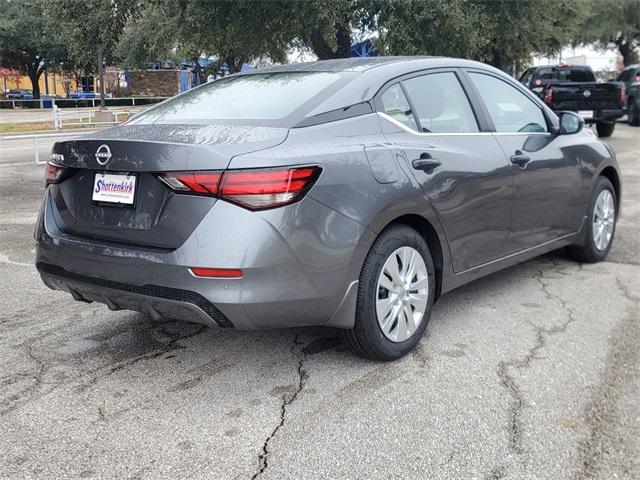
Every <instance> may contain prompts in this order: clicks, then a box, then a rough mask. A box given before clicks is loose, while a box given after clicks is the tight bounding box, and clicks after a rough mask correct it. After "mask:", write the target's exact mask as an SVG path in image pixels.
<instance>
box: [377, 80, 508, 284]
mask: <svg viewBox="0 0 640 480" xmlns="http://www.w3.org/2000/svg"><path fill="white" fill-rule="evenodd" d="M379 98H380V102H377V105H376V106H377V108H378V111H379V112H380V113H379V116H380V122H381V126H382V130H383V133H384V134H385V136H386V138H387V139H388V140H389V141H390V142H391V143H393V144H394V145H395V146H396V147H397V148H399V149H400V150H401V151H402V152H403V154H404V156H405V158H404V161H405V162H406V166H407V169H408V170H409V171H410V172H411V174H412V175H413V176H414V178H415V179H416V181H417V183H418V184H419V185H420V187H421V188H422V190H423V191H424V193H425V194H426V196H427V198H428V200H429V201H430V202H431V205H432V207H433V209H434V210H435V212H436V214H437V215H438V218H439V220H440V223H441V225H442V228H443V230H444V232H445V236H446V239H447V243H448V245H449V250H450V253H451V257H452V263H453V270H454V272H462V271H464V270H467V269H470V268H473V267H476V266H478V265H481V264H483V263H486V262H490V261H492V260H495V259H497V258H500V257H501V256H503V255H506V254H508V253H509V252H510V251H511V247H510V245H509V233H510V225H511V208H512V193H513V192H512V170H511V168H510V165H509V162H508V161H507V160H506V159H505V156H504V153H503V152H502V150H501V149H500V146H499V145H498V143H497V142H496V140H495V139H494V138H493V137H492V135H491V134H490V133H486V132H480V129H479V126H478V124H477V122H476V119H475V118H474V113H473V111H472V110H471V106H470V104H469V102H468V99H467V98H466V96H465V93H464V91H463V89H462V86H461V84H460V82H459V79H458V77H457V75H456V74H455V72H452V71H436V72H429V73H424V72H423V73H418V74H415V75H413V76H411V77H409V78H405V79H402V81H401V82H399V83H397V84H395V85H392V86H390V87H389V88H388V90H387V91H385V92H383V93H382V94H381V95H380V97H379ZM414 112H415V113H414ZM414 117H415V118H414ZM425 208H427V206H426V205H425Z"/></svg>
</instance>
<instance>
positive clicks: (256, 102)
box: [129, 72, 341, 124]
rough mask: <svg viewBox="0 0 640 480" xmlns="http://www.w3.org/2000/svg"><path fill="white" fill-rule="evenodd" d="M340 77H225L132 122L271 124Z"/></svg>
mask: <svg viewBox="0 0 640 480" xmlns="http://www.w3.org/2000/svg"><path fill="white" fill-rule="evenodd" d="M340 77H341V74H339V73H331V72H278V73H264V74H260V73H255V74H250V75H240V76H233V77H228V78H223V79H220V80H216V81H213V82H210V83H207V84H205V85H202V86H200V87H198V88H194V89H193V90H189V91H188V92H186V93H184V94H182V95H178V96H177V97H175V98H172V99H170V100H167V101H165V102H163V103H161V104H159V105H157V106H155V107H152V108H150V109H149V110H147V111H145V112H143V113H141V114H139V115H138V116H136V117H135V118H134V119H132V120H131V122H129V124H153V123H165V124H166V123H170V124H175V123H209V122H213V123H215V122H216V121H220V120H223V121H228V120H232V121H249V123H256V122H257V123H266V124H269V123H272V122H273V121H278V120H282V119H284V118H286V117H289V116H290V115H292V114H293V113H294V112H296V111H297V110H299V109H301V107H303V106H305V105H306V104H308V103H311V100H312V99H314V97H316V96H318V95H319V94H320V93H322V92H323V91H324V90H327V89H329V87H330V86H331V85H332V84H334V83H336V82H337V80H339V79H340ZM243 123H244V122H243Z"/></svg>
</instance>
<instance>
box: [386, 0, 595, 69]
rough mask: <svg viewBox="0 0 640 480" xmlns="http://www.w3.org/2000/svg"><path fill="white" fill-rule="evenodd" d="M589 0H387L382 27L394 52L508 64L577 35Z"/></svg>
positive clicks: (504, 66) (545, 51)
mask: <svg viewBox="0 0 640 480" xmlns="http://www.w3.org/2000/svg"><path fill="white" fill-rule="evenodd" d="M584 3H585V0H518V1H512V0H492V1H485V0H448V1H446V2H443V1H438V0H416V1H412V2H405V1H402V0H387V1H385V2H383V3H382V7H381V11H380V15H379V19H378V26H379V29H380V31H381V37H380V45H381V46H382V47H383V48H384V50H385V52H387V53H390V54H414V55H415V54H427V55H446V56H453V57H464V58H472V59H476V60H480V61H483V62H486V63H490V64H491V65H493V66H495V67H497V68H501V69H508V68H509V67H512V66H513V65H514V64H519V63H521V62H525V61H527V60H528V59H529V58H530V56H531V54H535V53H537V54H552V53H556V52H558V51H559V50H560V49H561V48H562V46H563V45H566V44H567V43H569V42H570V40H571V39H572V38H574V36H575V32H576V29H577V27H578V24H579V21H578V20H579V19H580V18H581V15H583V14H582V12H583V11H584Z"/></svg>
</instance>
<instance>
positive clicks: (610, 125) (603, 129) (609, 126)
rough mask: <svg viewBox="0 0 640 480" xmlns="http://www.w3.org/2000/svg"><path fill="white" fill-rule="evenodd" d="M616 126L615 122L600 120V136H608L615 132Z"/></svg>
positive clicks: (597, 128) (598, 126)
mask: <svg viewBox="0 0 640 480" xmlns="http://www.w3.org/2000/svg"><path fill="white" fill-rule="evenodd" d="M615 128H616V124H615V122H598V123H596V130H597V132H598V136H599V137H600V138H607V137H610V136H611V135H612V134H613V131H614V130H615Z"/></svg>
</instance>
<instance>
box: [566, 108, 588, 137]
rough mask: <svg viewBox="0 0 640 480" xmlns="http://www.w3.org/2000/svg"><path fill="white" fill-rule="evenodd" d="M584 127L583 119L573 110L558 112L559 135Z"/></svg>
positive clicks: (575, 131)
mask: <svg viewBox="0 0 640 480" xmlns="http://www.w3.org/2000/svg"><path fill="white" fill-rule="evenodd" d="M582 127H584V120H583V119H582V117H581V116H580V115H578V114H577V113H574V112H560V135H572V134H574V133H578V132H579V131H580V130H582Z"/></svg>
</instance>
